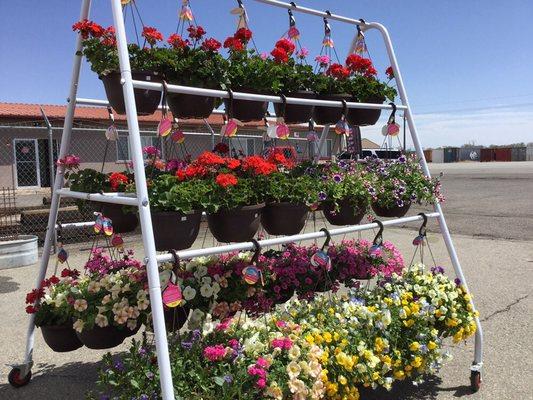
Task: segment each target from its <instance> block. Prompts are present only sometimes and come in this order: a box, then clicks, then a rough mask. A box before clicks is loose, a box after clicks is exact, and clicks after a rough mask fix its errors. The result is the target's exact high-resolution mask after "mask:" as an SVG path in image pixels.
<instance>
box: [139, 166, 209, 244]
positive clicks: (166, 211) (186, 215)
mask: <svg viewBox="0 0 533 400" xmlns="http://www.w3.org/2000/svg"><path fill="white" fill-rule="evenodd" d="M178 171H182V170H180V169H178ZM176 173H177V174H178V175H179V176H180V179H181V180H180V179H178V177H177V176H176V175H161V176H159V177H158V178H157V179H155V180H153V181H152V182H151V183H150V185H149V187H148V191H149V198H150V210H151V213H152V224H153V228H154V239H155V247H156V249H157V250H158V251H168V250H171V249H174V250H183V249H187V248H189V247H191V246H192V244H193V243H194V241H195V240H196V237H197V236H198V231H199V229H200V223H201V220H202V210H203V208H204V207H203V205H202V200H203V199H205V198H206V196H207V194H208V191H209V190H210V187H209V185H208V184H207V182H206V181H204V180H201V179H191V180H188V179H186V177H185V176H182V175H181V173H180V172H176Z"/></svg>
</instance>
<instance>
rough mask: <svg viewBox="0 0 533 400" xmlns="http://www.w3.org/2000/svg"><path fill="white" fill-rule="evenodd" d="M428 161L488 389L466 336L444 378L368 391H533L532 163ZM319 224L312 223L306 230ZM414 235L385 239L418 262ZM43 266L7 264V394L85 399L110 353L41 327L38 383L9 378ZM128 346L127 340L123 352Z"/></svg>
mask: <svg viewBox="0 0 533 400" xmlns="http://www.w3.org/2000/svg"><path fill="white" fill-rule="evenodd" d="M430 166H431V170H432V172H433V173H434V174H437V173H440V172H443V173H444V175H443V190H444V192H445V195H446V197H447V202H446V204H445V205H444V211H445V213H446V215H447V219H448V224H449V227H450V230H451V231H452V235H453V238H454V242H455V244H456V246H457V251H458V254H459V258H460V260H461V262H462V265H463V268H464V272H465V275H466V278H467V280H468V283H469V286H470V290H471V292H472V293H473V295H474V301H475V302H476V306H477V307H478V309H479V311H480V314H481V321H482V325H483V328H484V335H485V347H484V355H485V360H484V361H485V365H484V372H483V379H484V382H483V385H482V389H481V391H480V392H478V393H476V394H471V392H470V386H469V366H470V364H471V362H472V360H473V340H470V341H468V342H467V343H466V344H458V345H451V343H449V344H448V345H449V350H450V351H451V353H452V355H453V356H454V359H453V360H452V361H449V362H448V363H447V364H446V365H445V367H444V368H443V370H442V371H441V373H440V374H439V376H437V377H429V379H428V381H427V382H426V383H424V384H422V385H421V386H419V387H413V386H412V385H410V384H403V385H397V386H395V387H394V388H393V391H392V392H390V393H384V392H381V391H380V392H373V393H366V392H365V393H364V394H363V396H362V399H370V400H393V399H394V400H407V399H420V400H432V399H439V400H443V399H455V398H458V397H464V398H466V399H472V400H477V399H483V400H507V399H509V400H515V399H516V400H529V399H533V383H532V382H533V372H532V371H533V361H532V356H533V350H532V344H531V337H532V334H533V330H532V327H533V324H532V319H533V317H532V316H533V300H532V297H533V296H532V291H533V285H532V284H531V282H532V281H533V200H532V199H533V162H521V163H483V164H480V163H467V164H466V163H460V164H432V165H430ZM414 212H418V210H414V211H412V213H414ZM311 228H312V226H311V225H308V228H307V229H308V230H310V229H311ZM412 228H413V229H414V228H417V227H416V226H413V227H412ZM430 231H431V232H432V233H431V234H430V243H431V246H432V247H433V252H434V253H435V256H436V258H437V262H438V263H439V264H441V265H443V266H445V267H446V268H447V270H448V271H450V272H451V270H452V269H451V266H450V263H449V260H448V257H447V254H446V250H445V246H444V244H443V243H442V240H440V236H439V235H437V234H435V233H433V232H437V226H436V224H435V223H434V222H433V223H432V224H431V229H430ZM371 235H372V233H371V232H369V233H368V234H367V235H366V236H368V237H370V236H371ZM414 235H415V233H414V232H413V231H412V230H410V229H407V230H405V229H397V228H395V229H387V230H386V231H385V233H384V238H385V239H386V240H390V241H392V242H393V243H395V244H397V245H398V246H399V247H400V249H401V250H402V251H403V252H404V257H405V258H406V259H407V260H410V257H411V254H412V251H413V247H412V244H411V242H412V240H413V237H414ZM138 239H139V238H138V237H130V238H126V244H127V245H129V246H131V247H136V248H139V242H138ZM207 244H211V243H210V242H208V243H207ZM196 245H197V246H198V245H201V243H197V244H196ZM76 246H77V247H72V248H71V249H70V253H71V258H70V259H69V261H70V263H71V265H72V266H75V265H79V264H80V263H82V262H83V261H84V260H86V257H87V253H86V252H84V251H76V249H79V248H83V247H87V245H84V246H83V245H82V246H80V245H76ZM138 255H140V254H139V253H138ZM35 273H36V266H30V267H24V268H18V269H12V270H2V271H0V293H1V299H2V301H1V302H0V315H2V324H0V337H1V338H2V340H1V342H0V354H1V356H0V363H1V364H2V365H1V366H0V374H1V379H0V399H6V400H7V399H28V400H29V399H44V400H48V399H50V400H51V399H65V398H71V399H81V398H83V397H84V393H85V392H86V391H87V390H89V389H92V388H94V382H95V379H96V374H97V372H96V371H97V366H98V360H99V359H100V358H101V355H102V354H103V353H104V352H103V351H91V350H87V349H80V350H78V351H76V352H74V353H66V354H56V353H53V352H52V351H51V350H49V349H48V348H47V347H46V346H45V344H44V342H43V340H42V338H41V336H40V332H37V333H36V344H35V352H34V360H35V366H34V367H33V373H34V378H33V380H32V382H31V383H30V384H29V385H28V386H26V387H24V388H21V389H18V390H15V389H12V388H11V387H10V386H9V385H8V384H7V383H6V382H7V376H6V374H7V373H8V372H9V367H6V366H4V365H5V364H10V363H16V362H19V361H21V359H22V357H23V351H24V343H25V331H26V321H27V318H26V315H25V313H24V307H23V305H24V296H25V293H26V292H27V291H28V290H29V289H30V288H31V287H32V286H33V284H34V275H35ZM126 348H127V345H126V344H123V345H122V346H121V347H119V348H117V349H115V350H116V351H123V350H126Z"/></svg>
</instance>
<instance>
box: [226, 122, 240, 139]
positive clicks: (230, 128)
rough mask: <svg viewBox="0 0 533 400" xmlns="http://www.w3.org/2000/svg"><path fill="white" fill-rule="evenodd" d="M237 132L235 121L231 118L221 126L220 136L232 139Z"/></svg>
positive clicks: (237, 126) (237, 127)
mask: <svg viewBox="0 0 533 400" xmlns="http://www.w3.org/2000/svg"><path fill="white" fill-rule="evenodd" d="M238 130H239V124H238V123H237V120H236V119H234V118H232V119H230V120H229V121H228V122H226V123H225V124H224V125H223V126H222V136H226V137H234V136H235V135H237V131H238Z"/></svg>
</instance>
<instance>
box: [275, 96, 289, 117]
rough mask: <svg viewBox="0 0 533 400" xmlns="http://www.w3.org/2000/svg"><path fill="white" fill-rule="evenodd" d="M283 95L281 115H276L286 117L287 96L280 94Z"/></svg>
mask: <svg viewBox="0 0 533 400" xmlns="http://www.w3.org/2000/svg"><path fill="white" fill-rule="evenodd" d="M279 97H281V112H280V115H276V116H277V117H278V118H280V117H281V118H285V112H286V110H287V96H285V95H284V94H283V93H282V94H280V96H279Z"/></svg>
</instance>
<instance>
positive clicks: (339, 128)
mask: <svg viewBox="0 0 533 400" xmlns="http://www.w3.org/2000/svg"><path fill="white" fill-rule="evenodd" d="M347 113H348V104H347V103H346V100H342V117H341V119H340V120H339V122H337V123H336V124H335V133H336V134H337V135H348V134H349V133H350V125H348V122H346V114H347Z"/></svg>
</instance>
